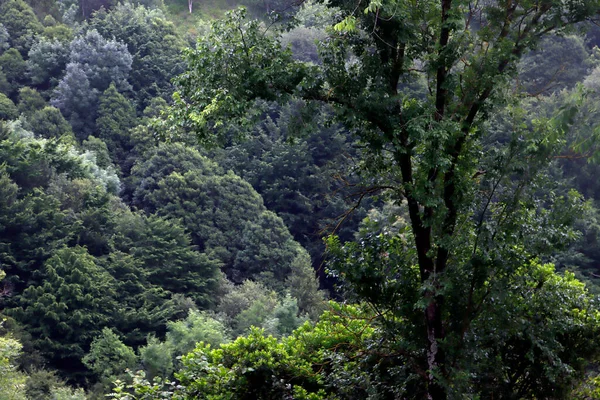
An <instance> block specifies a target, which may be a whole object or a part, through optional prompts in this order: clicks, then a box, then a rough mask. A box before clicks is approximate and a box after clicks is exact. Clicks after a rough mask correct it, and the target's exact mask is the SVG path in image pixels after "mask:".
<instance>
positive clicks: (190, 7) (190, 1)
mask: <svg viewBox="0 0 600 400" xmlns="http://www.w3.org/2000/svg"><path fill="white" fill-rule="evenodd" d="M193 4H194V1H193V0H188V8H189V10H190V14H191V13H192V6H193Z"/></svg>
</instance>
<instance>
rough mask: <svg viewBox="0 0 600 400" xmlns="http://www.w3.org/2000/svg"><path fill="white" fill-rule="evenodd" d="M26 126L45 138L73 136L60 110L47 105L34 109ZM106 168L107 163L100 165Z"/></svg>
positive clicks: (73, 137)
mask: <svg viewBox="0 0 600 400" xmlns="http://www.w3.org/2000/svg"><path fill="white" fill-rule="evenodd" d="M26 126H27V127H29V128H30V129H31V131H32V132H33V133H34V134H35V135H36V136H37V137H42V138H46V139H60V138H69V137H70V138H72V139H73V142H75V140H74V139H75V136H74V135H73V131H72V129H71V125H70V124H69V123H68V122H67V120H66V119H65V117H63V115H62V114H61V112H60V110H59V109H58V108H56V107H52V106H47V107H44V108H42V109H41V110H37V111H35V112H34V113H33V114H31V116H30V117H29V118H27V123H26ZM99 166H100V167H104V168H106V167H107V165H104V166H101V165H99Z"/></svg>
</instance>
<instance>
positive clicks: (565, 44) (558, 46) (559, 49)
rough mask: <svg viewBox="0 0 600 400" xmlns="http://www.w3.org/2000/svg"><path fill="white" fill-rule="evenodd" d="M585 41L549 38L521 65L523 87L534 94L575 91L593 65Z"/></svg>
mask: <svg viewBox="0 0 600 400" xmlns="http://www.w3.org/2000/svg"><path fill="white" fill-rule="evenodd" d="M588 57H589V54H588V50H587V49H586V47H585V44H584V42H583V39H582V38H580V37H578V36H549V37H546V38H545V39H544V40H543V41H542V42H541V43H540V44H539V48H538V49H536V50H535V51H533V52H531V53H530V54H528V55H526V56H525V57H523V59H522V60H521V63H520V64H519V84H521V85H523V88H524V89H525V90H526V91H527V92H529V93H531V94H534V95H538V94H540V93H544V94H548V93H553V92H556V91H560V90H561V89H563V88H572V87H574V86H575V84H576V83H577V82H581V81H582V80H583V78H584V77H585V76H586V75H587V73H588V72H589V69H590V67H591V66H592V63H591V62H590V61H589V60H588Z"/></svg>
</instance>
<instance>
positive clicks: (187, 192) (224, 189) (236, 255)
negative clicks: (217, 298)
mask: <svg viewBox="0 0 600 400" xmlns="http://www.w3.org/2000/svg"><path fill="white" fill-rule="evenodd" d="M132 176H133V178H134V179H135V180H134V182H140V185H139V186H137V188H136V189H135V192H134V196H133V204H134V205H136V206H138V207H140V208H141V209H144V210H145V211H146V212H150V213H157V214H158V215H161V216H165V217H168V218H176V219H181V221H182V222H183V224H184V226H185V227H186V228H187V229H188V231H189V232H190V233H191V236H192V241H193V243H194V244H195V245H196V246H198V248H199V249H200V250H201V251H202V252H204V253H206V255H208V256H209V257H210V258H212V259H217V260H219V261H221V263H223V267H222V269H223V271H224V272H225V273H226V274H227V276H228V278H229V279H231V280H232V281H234V282H236V283H241V282H243V281H244V280H245V279H249V278H258V277H259V276H260V275H261V274H263V275H264V274H265V273H268V276H266V277H265V279H270V280H271V282H269V284H273V285H275V286H277V285H278V284H279V288H281V283H283V281H284V280H285V277H286V275H287V273H288V272H289V271H290V266H291V262H292V261H293V259H294V257H295V256H296V254H297V253H298V252H299V251H300V247H299V246H298V244H297V243H296V242H294V241H293V239H292V237H291V235H290V234H289V232H288V231H287V229H286V227H285V225H284V224H283V223H282V221H281V219H280V218H279V217H277V216H276V215H274V214H272V213H270V212H268V211H266V210H265V207H264V206H263V204H262V199H261V198H260V195H258V193H256V191H254V189H252V187H251V186H250V185H249V184H248V183H247V182H245V181H244V180H242V179H241V178H240V177H238V176H237V175H235V174H233V173H232V172H228V173H224V172H223V171H222V170H221V169H220V168H219V167H218V166H217V165H216V164H215V163H213V162H211V161H210V160H208V159H207V158H205V157H204V156H202V155H200V153H199V152H197V151H196V150H193V149H190V148H186V147H184V146H182V145H178V144H169V145H162V146H160V147H158V148H157V149H155V150H154V151H153V152H152V153H151V154H149V155H148V159H147V160H146V161H145V162H144V163H141V164H138V165H136V166H134V168H133V169H132Z"/></svg>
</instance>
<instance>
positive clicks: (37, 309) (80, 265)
mask: <svg viewBox="0 0 600 400" xmlns="http://www.w3.org/2000/svg"><path fill="white" fill-rule="evenodd" d="M41 274H42V276H43V278H44V279H43V284H41V285H35V286H30V287H29V288H27V289H26V290H25V291H24V292H23V295H22V296H21V300H20V302H19V306H18V307H16V308H14V309H12V310H10V313H11V314H12V315H14V316H15V317H16V318H17V319H18V320H19V321H21V323H23V324H27V326H28V330H29V332H30V333H31V334H32V335H33V336H34V342H35V343H36V346H37V347H38V348H39V349H41V351H42V352H43V353H44V354H45V355H46V356H47V357H48V359H49V360H52V361H53V362H54V363H56V364H55V365H60V366H62V367H63V368H67V369H74V368H76V366H77V365H78V364H79V363H80V362H81V361H80V360H81V359H82V357H83V356H84V355H85V353H86V352H87V350H88V348H89V345H90V343H91V341H92V339H93V338H94V337H95V336H97V335H98V334H100V331H101V328H102V326H106V325H108V324H109V323H110V322H111V317H110V315H111V312H112V311H113V310H114V308H115V306H116V303H115V302H114V298H115V295H116V292H115V283H114V279H113V278H112V277H111V276H110V274H108V272H106V270H104V269H103V268H101V267H100V266H98V265H97V264H96V262H95V260H94V258H93V257H92V256H90V255H89V254H88V253H87V251H86V250H85V249H84V248H81V247H76V248H69V249H61V250H58V251H57V252H56V253H55V255H54V256H53V257H51V258H50V259H48V261H46V262H45V263H44V268H43V270H42V271H41Z"/></svg>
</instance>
